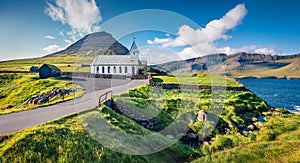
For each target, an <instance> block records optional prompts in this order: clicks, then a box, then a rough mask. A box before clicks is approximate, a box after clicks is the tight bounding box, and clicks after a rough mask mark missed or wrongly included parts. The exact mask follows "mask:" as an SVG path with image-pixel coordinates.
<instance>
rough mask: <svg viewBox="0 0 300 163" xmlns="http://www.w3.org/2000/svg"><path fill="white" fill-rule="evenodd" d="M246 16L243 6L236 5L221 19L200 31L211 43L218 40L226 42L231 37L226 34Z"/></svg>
mask: <svg viewBox="0 0 300 163" xmlns="http://www.w3.org/2000/svg"><path fill="white" fill-rule="evenodd" d="M246 14H247V9H246V7H245V5H244V4H238V5H237V6H235V7H234V8H233V9H231V10H230V11H228V12H227V13H226V14H225V16H223V17H222V18H221V19H218V20H213V21H211V22H209V23H208V24H207V25H206V26H205V28H204V29H202V30H203V32H204V33H205V34H206V35H207V37H208V38H209V39H210V40H211V41H216V40H218V39H224V40H228V39H230V38H231V36H229V35H227V34H226V32H227V31H229V30H231V29H233V28H235V27H236V26H237V25H239V24H240V23H241V21H242V20H243V18H244V17H245V16H246Z"/></svg>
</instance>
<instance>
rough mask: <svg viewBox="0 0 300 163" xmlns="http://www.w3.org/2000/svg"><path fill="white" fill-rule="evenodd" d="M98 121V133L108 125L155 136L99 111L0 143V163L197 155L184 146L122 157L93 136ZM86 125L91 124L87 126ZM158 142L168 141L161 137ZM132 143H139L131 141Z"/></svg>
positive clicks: (165, 159)
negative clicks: (91, 129)
mask: <svg viewBox="0 0 300 163" xmlns="http://www.w3.org/2000/svg"><path fill="white" fill-rule="evenodd" d="M113 119H115V120H114V121H113ZM98 121H103V125H98V126H97V127H98V129H100V128H101V127H103V126H104V125H105V126H106V125H107V126H109V127H111V128H115V129H118V131H119V132H121V133H123V132H127V133H132V134H140V135H144V134H151V132H150V131H148V130H146V129H144V128H142V127H141V126H139V125H137V124H135V122H133V121H131V120H130V119H127V118H126V117H123V116H120V115H119V114H116V113H114V112H112V111H111V110H109V109H107V108H100V109H99V108H95V109H92V110H90V111H86V112H83V113H81V114H80V115H77V114H74V115H70V116H67V117H64V118H60V119H58V120H55V121H53V122H49V123H46V124H42V125H38V126H36V127H32V128H29V129H25V130H22V131H19V132H16V133H13V134H10V135H7V139H6V140H4V141H3V142H1V143H0V162H32V161H33V162H168V161H171V162H176V161H182V160H188V159H189V158H190V157H191V156H193V155H195V154H197V153H196V152H195V151H194V150H192V149H191V148H190V147H188V146H186V145H183V144H182V143H180V142H177V143H175V144H174V145H172V146H170V147H168V148H167V149H165V150H163V151H160V152H157V153H153V154H148V155H127V154H122V153H118V152H116V151H113V150H110V149H108V148H106V146H104V145H103V144H101V143H99V142H98V141H96V139H94V137H92V136H91V135H90V134H89V132H88V131H89V128H88V126H93V125H96V124H97V122H98ZM86 122H89V123H88V124H86ZM104 123H105V124H104ZM101 129H104V130H96V131H99V132H105V133H106V132H107V131H105V128H101ZM106 134H107V135H104V134H102V135H100V134H99V135H96V136H99V137H102V138H105V136H112V137H113V136H114V135H109V134H108V133H106ZM94 136H95V135H94ZM2 137H3V136H2ZM155 139H161V140H164V139H166V138H164V137H162V136H159V135H157V136H156V138H155ZM128 141H136V140H131V139H129V140H128ZM149 141H150V140H149ZM106 142H110V143H111V144H110V145H112V146H113V145H115V146H119V145H120V144H118V142H117V141H111V139H108V140H107V141H106ZM140 145H141V146H144V145H145V144H140ZM125 150H126V149H125ZM127 150H135V149H127Z"/></svg>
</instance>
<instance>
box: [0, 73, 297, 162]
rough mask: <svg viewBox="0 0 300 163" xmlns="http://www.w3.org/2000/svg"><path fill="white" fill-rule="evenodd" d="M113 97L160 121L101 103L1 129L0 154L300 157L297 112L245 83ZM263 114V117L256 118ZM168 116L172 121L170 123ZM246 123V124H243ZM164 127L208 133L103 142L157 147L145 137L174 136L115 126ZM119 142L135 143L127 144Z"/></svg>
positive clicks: (140, 90)
mask: <svg viewBox="0 0 300 163" xmlns="http://www.w3.org/2000/svg"><path fill="white" fill-rule="evenodd" d="M204 79H205V78H204V77H203V79H202V80H203V81H205V80H204ZM113 99H114V101H115V104H116V105H117V106H118V107H119V108H123V109H126V108H127V109H131V110H134V111H137V112H138V113H140V114H142V115H145V116H150V117H154V118H155V119H156V120H157V121H159V122H160V123H159V124H157V125H155V126H154V128H153V129H152V130H151V131H150V130H148V129H146V128H144V127H142V125H140V124H139V123H138V122H137V121H134V120H132V119H129V118H127V117H126V116H124V115H120V114H119V113H117V112H115V111H113V110H111V109H109V108H107V107H101V108H94V109H91V110H89V111H85V112H82V113H80V114H79V115H76V114H74V115H70V116H67V117H64V118H61V119H58V120H55V121H53V122H49V123H46V124H42V125H38V126H36V127H32V128H29V129H25V130H22V131H19V132H16V133H13V134H9V135H2V136H1V137H0V162H22V161H27V162H29V161H34V162H189V161H191V160H194V159H195V158H198V159H197V160H195V161H196V162H199V161H200V162H203V161H204V162H230V161H232V162H266V161H277V160H279V161H281V162H287V161H295V162H297V161H299V152H300V151H299V149H300V148H299V147H300V127H299V124H300V116H299V115H293V114H279V115H276V116H271V115H272V112H267V111H268V109H269V108H268V106H267V104H266V103H265V102H264V101H263V100H261V99H260V98H259V97H258V96H256V95H255V94H253V93H252V92H250V91H233V90H230V91H218V90H216V91H211V90H183V89H182V90H177V89H174V90H164V89H159V88H154V87H151V86H149V85H142V86H140V87H137V88H135V89H131V90H129V91H128V92H125V93H123V94H121V95H118V96H114V97H113ZM199 110H205V111H206V112H207V113H208V120H207V121H205V122H201V121H198V120H197V118H196V113H197V112H198V111H199ZM280 112H284V111H283V110H281V109H276V113H280ZM131 113H132V112H131ZM262 115H265V117H264V119H265V120H266V122H265V123H261V122H258V121H257V119H258V118H259V117H261V116H262ZM187 118H189V119H190V120H187ZM217 119H219V120H218V121H216V120H217ZM172 123H175V124H177V125H178V126H177V127H173V126H172V125H171V124H172ZM250 125H252V128H253V129H251V127H249V126H250ZM214 126H216V127H214ZM245 127H247V128H249V129H251V131H247V132H241V131H242V129H244V128H245ZM166 128H168V131H169V133H168V134H170V135H173V136H174V137H178V136H180V135H181V136H182V134H185V133H182V132H186V134H187V133H189V134H191V133H193V134H195V135H197V136H199V137H201V136H208V137H207V139H205V140H204V141H205V142H203V143H202V144H201V146H200V147H199V146H196V147H191V146H189V145H185V144H189V143H187V141H186V140H185V139H181V141H178V142H176V143H175V144H173V145H172V146H170V147H168V148H167V149H165V150H162V151H160V152H157V153H153V154H148V155H127V154H121V153H118V152H116V151H114V150H111V149H108V148H107V146H109V147H112V148H114V149H117V150H120V151H123V152H128V153H130V152H138V151H142V150H143V149H146V148H148V147H151V148H153V149H155V148H156V146H155V145H154V146H153V144H152V146H151V143H149V142H152V141H157V142H169V141H173V139H172V138H168V137H167V136H163V135H160V134H154V136H153V137H152V138H151V139H147V140H146V141H145V142H141V139H140V138H137V137H135V136H128V137H125V138H124V137H123V136H121V137H120V135H118V134H115V131H118V132H119V133H122V134H132V135H141V136H147V135H152V134H153V133H155V132H154V131H160V130H162V129H166ZM183 128H185V129H188V130H185V129H183ZM210 129H211V130H210ZM207 133H208V134H207ZM122 138H124V139H122ZM96 140H100V141H101V143H102V144H101V143H98V141H96ZM103 143H105V144H106V146H104V145H103ZM124 143H127V144H129V145H130V144H138V146H136V147H135V146H133V147H132V148H128V147H127V146H125V145H124ZM149 144H150V145H149Z"/></svg>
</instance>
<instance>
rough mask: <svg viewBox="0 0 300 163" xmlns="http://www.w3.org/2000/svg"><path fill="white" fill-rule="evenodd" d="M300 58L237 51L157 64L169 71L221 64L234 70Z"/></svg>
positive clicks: (226, 68) (197, 68)
mask: <svg viewBox="0 0 300 163" xmlns="http://www.w3.org/2000/svg"><path fill="white" fill-rule="evenodd" d="M294 58H300V54H295V55H287V56H278V55H275V56H271V55H265V54H258V53H254V54H252V53H251V54H250V53H245V52H241V53H236V54H234V55H226V54H213V55H208V56H204V57H199V58H193V59H188V60H184V61H173V62H168V63H164V64H159V65H156V66H157V67H159V68H162V69H164V70H166V71H169V72H174V71H177V70H179V69H180V70H181V72H187V73H189V72H195V71H205V70H208V69H212V70H213V69H218V68H220V67H221V66H222V67H223V68H224V69H225V71H232V70H254V69H260V68H281V67H284V66H286V65H288V64H290V62H282V60H286V59H294Z"/></svg>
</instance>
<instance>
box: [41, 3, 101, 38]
mask: <svg viewBox="0 0 300 163" xmlns="http://www.w3.org/2000/svg"><path fill="white" fill-rule="evenodd" d="M47 4H48V6H47V8H46V9H45V12H46V14H47V15H49V16H50V17H51V18H52V20H54V21H58V22H61V23H62V24H67V25H69V26H70V27H71V29H72V31H71V33H70V32H69V35H70V37H71V38H72V39H73V40H76V39H77V38H76V37H78V36H80V37H82V36H83V35H85V34H87V33H91V32H96V31H99V30H100V27H99V25H98V23H99V22H100V21H101V20H102V17H101V15H100V9H99V8H98V6H97V4H96V1H95V0H55V4H51V3H49V2H47ZM59 34H60V35H64V34H63V32H60V33H59Z"/></svg>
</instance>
